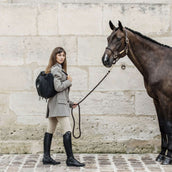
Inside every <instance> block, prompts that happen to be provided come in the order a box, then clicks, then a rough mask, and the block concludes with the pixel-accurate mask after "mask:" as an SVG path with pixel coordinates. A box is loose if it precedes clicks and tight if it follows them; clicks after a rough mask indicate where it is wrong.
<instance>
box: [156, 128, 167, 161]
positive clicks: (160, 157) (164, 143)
mask: <svg viewBox="0 0 172 172" xmlns="http://www.w3.org/2000/svg"><path fill="white" fill-rule="evenodd" d="M160 131H162V127H160ZM166 150H167V135H166V134H165V133H162V132H161V152H160V153H159V155H158V156H157V158H156V161H158V162H162V161H163V160H164V158H165V154H166Z"/></svg>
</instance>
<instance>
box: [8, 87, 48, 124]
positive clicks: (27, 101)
mask: <svg viewBox="0 0 172 172" xmlns="http://www.w3.org/2000/svg"><path fill="white" fill-rule="evenodd" d="M9 107H10V110H11V111H13V112H14V113H15V114H16V117H17V120H16V123H19V124H25V125H26V124H27V125H28V124H39V123H41V124H42V123H44V122H45V116H46V107H47V105H46V101H45V100H39V96H38V94H37V92H36V90H35V92H18V93H17V92H16V93H12V94H11V95H10V106H9Z"/></svg>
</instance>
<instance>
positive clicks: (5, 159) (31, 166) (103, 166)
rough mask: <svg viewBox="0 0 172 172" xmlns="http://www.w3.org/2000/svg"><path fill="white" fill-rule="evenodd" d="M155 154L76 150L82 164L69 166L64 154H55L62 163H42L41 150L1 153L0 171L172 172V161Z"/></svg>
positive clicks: (55, 157) (76, 156)
mask: <svg viewBox="0 0 172 172" xmlns="http://www.w3.org/2000/svg"><path fill="white" fill-rule="evenodd" d="M156 156H157V155H156V154H76V155H75V158H77V159H78V160H80V161H81V162H85V163H86V166H85V167H84V168H83V167H81V168H77V167H66V164H65V159H66V156H65V154H53V155H52V157H53V158H54V159H56V160H57V161H60V162H61V164H60V165H43V164H42V162H41V160H42V154H36V155H33V154H3V155H0V172H32V171H33V172H49V171H51V172H135V171H136V172H144V171H146V172H147V171H148V172H149V171H153V172H159V171H162V172H172V165H171V166H170V165H161V164H160V163H158V162H156V161H155V157H156Z"/></svg>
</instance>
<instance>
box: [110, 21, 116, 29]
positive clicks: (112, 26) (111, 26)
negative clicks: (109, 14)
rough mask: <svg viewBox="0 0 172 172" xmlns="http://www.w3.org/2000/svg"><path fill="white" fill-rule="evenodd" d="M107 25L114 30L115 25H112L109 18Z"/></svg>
mask: <svg viewBox="0 0 172 172" xmlns="http://www.w3.org/2000/svg"><path fill="white" fill-rule="evenodd" d="M109 26H110V28H111V29H112V30H114V29H115V28H116V27H115V26H114V24H113V23H112V22H111V20H109Z"/></svg>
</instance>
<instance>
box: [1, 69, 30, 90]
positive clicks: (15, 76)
mask: <svg viewBox="0 0 172 172" xmlns="http://www.w3.org/2000/svg"><path fill="white" fill-rule="evenodd" d="M0 73H1V75H0V80H1V84H0V90H1V91H7V90H29V89H31V86H32V71H31V70H30V68H28V67H0Z"/></svg>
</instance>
